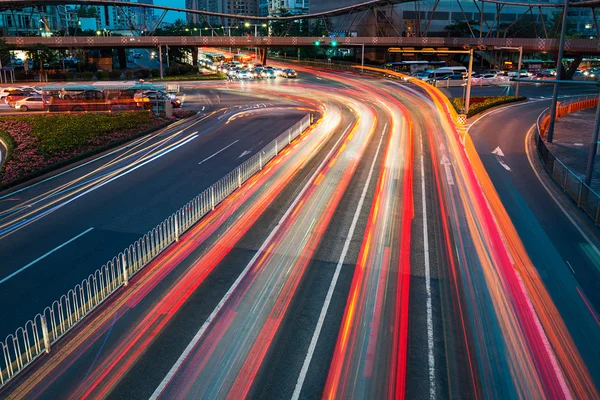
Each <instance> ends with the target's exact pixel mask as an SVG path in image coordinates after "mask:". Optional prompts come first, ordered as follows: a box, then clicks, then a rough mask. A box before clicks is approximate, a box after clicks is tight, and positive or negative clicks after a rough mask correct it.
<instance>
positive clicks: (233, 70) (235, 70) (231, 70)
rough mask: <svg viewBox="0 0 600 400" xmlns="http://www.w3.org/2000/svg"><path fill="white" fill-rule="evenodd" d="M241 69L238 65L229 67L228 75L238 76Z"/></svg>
mask: <svg viewBox="0 0 600 400" xmlns="http://www.w3.org/2000/svg"><path fill="white" fill-rule="evenodd" d="M239 71H240V69H239V68H237V67H231V68H229V71H227V72H226V74H227V75H229V76H231V77H237V74H238V72H239Z"/></svg>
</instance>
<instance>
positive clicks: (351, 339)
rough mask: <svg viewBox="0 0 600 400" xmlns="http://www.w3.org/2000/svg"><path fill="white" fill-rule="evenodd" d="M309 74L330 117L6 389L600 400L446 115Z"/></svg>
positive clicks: (423, 92) (283, 91)
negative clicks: (521, 397) (593, 399)
mask: <svg viewBox="0 0 600 400" xmlns="http://www.w3.org/2000/svg"><path fill="white" fill-rule="evenodd" d="M302 72H303V75H304V76H305V77H304V78H302V85H301V86H300V85H298V84H296V83H288V82H285V83H280V84H277V85H273V84H269V90H270V91H271V92H272V93H273V94H279V95H280V96H298V97H302V98H305V99H306V101H309V102H318V103H320V108H321V109H322V110H323V117H322V118H321V119H320V120H319V121H318V122H317V124H315V125H314V126H313V127H312V128H311V130H309V131H308V132H306V133H305V134H304V135H303V136H301V137H300V138H299V139H297V140H296V141H294V142H293V143H292V145H291V146H289V147H287V148H286V149H285V150H284V151H283V152H282V153H281V154H280V156H279V157H278V158H276V159H275V160H273V161H272V162H271V163H270V164H268V165H267V166H266V167H265V168H264V169H263V170H262V171H260V172H259V173H258V174H256V175H255V176H254V177H253V178H252V179H250V180H249V181H247V182H246V183H245V184H244V185H243V186H242V187H241V188H240V189H239V190H237V191H236V192H234V194H233V195H232V196H230V197H229V198H228V199H226V200H225V201H224V202H223V203H221V204H220V205H219V206H218V207H217V208H216V209H215V210H214V211H213V212H211V213H209V214H208V215H207V217H206V218H205V219H204V220H202V221H201V222H200V223H199V224H197V225H196V226H195V227H193V228H192V229H191V230H190V231H188V232H187V233H186V234H185V235H184V236H182V237H181V239H180V241H179V242H178V243H177V244H175V245H174V246H172V247H171V248H169V249H168V250H167V251H165V252H164V253H163V254H161V255H160V257H159V258H158V259H156V260H155V262H153V263H152V264H150V265H149V266H147V267H146V268H145V269H144V270H143V271H142V272H141V273H139V274H138V275H136V276H135V277H134V279H133V280H132V281H131V282H130V285H129V287H128V288H126V289H125V290H120V291H119V292H118V293H117V294H116V295H115V296H113V297H112V298H110V299H109V300H108V301H107V302H106V303H104V304H103V305H102V306H101V307H100V309H99V310H97V312H95V313H93V314H92V315H91V316H90V318H88V319H87V320H85V321H84V323H83V324H80V325H78V326H77V327H76V328H75V329H74V331H73V332H72V333H70V334H69V335H68V336H67V337H66V338H65V339H64V340H62V341H60V342H58V343H57V346H55V347H54V349H53V351H52V353H51V354H50V355H47V356H44V357H43V358H42V359H41V360H40V362H38V363H36V364H35V365H34V366H33V367H32V368H31V369H30V370H29V371H28V372H27V373H26V374H24V375H23V376H21V377H18V378H17V379H16V380H15V381H14V382H12V383H10V384H9V385H8V386H7V387H6V389H5V392H4V393H0V394H1V395H7V396H10V397H12V396H14V397H35V396H44V397H48V398H64V397H71V398H82V397H94V398H97V397H103V396H108V395H110V396H111V397H114V398H128V399H131V398H149V397H150V398H153V399H154V398H226V397H239V398H243V397H246V396H251V397H256V398H293V399H296V398H315V397H320V396H324V397H327V398H334V397H336V398H365V397H373V398H391V397H396V398H404V397H407V398H415V399H426V398H429V399H430V398H438V397H439V398H448V397H466V398H472V397H495V396H496V397H501V398H514V397H519V396H529V397H533V398H543V397H551V398H567V397H569V396H573V397H576V398H594V397H597V396H598V393H597V389H596V386H595V385H596V384H597V382H595V381H594V380H593V379H592V377H596V376H598V375H597V374H596V373H595V371H592V372H591V373H590V371H589V370H588V369H587V367H586V361H587V358H586V359H585V361H584V359H583V358H582V355H581V353H582V352H584V351H587V350H589V349H590V347H589V346H590V344H587V345H586V344H584V343H581V342H579V338H572V337H571V336H570V334H569V327H568V326H566V325H565V323H564V321H563V320H562V318H561V317H560V314H558V313H557V312H555V308H553V307H554V304H553V302H552V300H551V299H550V298H549V296H548V292H547V291H546V288H545V287H544V285H543V284H541V283H540V281H539V279H537V277H538V275H537V270H536V268H535V266H534V265H533V264H532V262H531V260H530V259H529V257H528V255H527V253H526V252H525V251H524V249H523V247H522V245H521V241H520V239H519V236H518V234H517V233H516V232H515V229H514V226H513V225H512V222H511V220H510V219H509V218H507V217H506V210H505V209H504V207H503V205H502V203H501V202H500V201H499V199H498V195H497V194H496V192H495V191H494V188H493V186H492V185H491V182H490V181H489V178H488V177H487V174H486V172H485V169H484V168H483V164H481V162H480V161H479V158H478V157H477V155H476V153H474V151H475V149H474V147H473V145H472V143H471V141H470V139H469V138H468V137H465V136H463V135H464V132H462V131H460V130H458V129H457V128H456V127H455V126H454V124H453V123H452V117H453V110H452V109H451V106H450V104H449V103H448V102H446V101H445V100H444V99H443V98H442V97H441V96H440V94H439V92H437V91H435V90H433V89H431V88H430V87H426V86H414V85H408V84H397V83H389V82H386V81H383V80H378V79H370V78H359V77H357V76H356V75H345V74H331V73H327V72H310V73H309V72H308V71H302ZM244 85H245V87H246V88H248V89H249V90H260V89H261V88H264V87H265V84H264V83H262V82H256V83H252V84H247V83H246V84H244ZM286 113H287V112H286ZM463 143H464V146H463ZM184 156H186V157H189V156H190V155H189V154H185V155H184ZM185 183H186V184H188V185H189V181H186V182H185ZM146 196H147V198H149V197H151V194H150V193H146ZM572 307H577V308H578V309H579V310H582V309H583V308H584V305H582V304H579V303H577V304H572ZM587 318H588V319H591V318H592V316H591V314H588V316H587ZM586 326H587V328H588V329H589V332H590V334H592V335H594V334H595V335H596V337H597V335H598V333H599V332H598V329H600V327H594V326H593V325H589V324H588V325H586ZM586 357H589V356H588V355H586Z"/></svg>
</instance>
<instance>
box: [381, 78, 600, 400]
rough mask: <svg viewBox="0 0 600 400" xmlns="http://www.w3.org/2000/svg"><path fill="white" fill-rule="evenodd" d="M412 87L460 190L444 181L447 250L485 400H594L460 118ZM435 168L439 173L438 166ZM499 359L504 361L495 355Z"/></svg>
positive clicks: (435, 94)
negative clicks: (514, 399)
mask: <svg viewBox="0 0 600 400" xmlns="http://www.w3.org/2000/svg"><path fill="white" fill-rule="evenodd" d="M388 72H389V71H388ZM392 74H395V73H392ZM398 76H401V74H398ZM414 83H415V84H416V85H417V86H419V87H420V88H421V89H423V90H424V91H426V92H427V93H428V94H429V95H430V97H431V98H432V100H433V102H434V104H435V109H436V110H437V111H438V112H437V113H433V114H434V115H437V116H438V118H437V119H438V121H439V123H440V124H439V125H438V126H440V127H441V128H442V129H441V130H440V129H435V128H436V126H433V124H431V126H430V127H429V128H428V136H429V143H430V150H431V153H432V158H434V155H435V154H436V153H437V154H439V152H440V151H441V150H440V148H439V147H437V144H438V143H443V144H444V146H443V148H445V149H446V150H447V152H448V156H449V157H450V160H452V167H453V168H454V170H455V171H456V179H457V182H458V185H457V187H453V188H451V187H450V185H444V181H443V180H442V186H443V188H442V189H443V190H442V192H440V208H442V209H443V208H444V207H446V208H447V209H448V210H449V211H450V215H449V216H450V222H451V226H452V231H453V233H452V235H453V236H454V238H453V240H454V241H457V246H456V249H457V252H456V254H454V253H455V252H454V249H453V248H450V247H448V251H449V257H456V258H457V261H458V264H457V266H458V271H457V275H458V276H459V278H458V279H459V280H462V287H463V289H464V290H465V291H466V296H465V298H466V299H467V306H468V307H467V314H466V316H467V320H468V321H470V325H471V327H470V329H468V330H469V331H470V334H469V339H470V340H471V341H472V343H473V346H474V348H475V349H476V354H475V355H474V357H475V359H476V360H477V363H478V369H479V372H480V374H481V380H478V382H479V385H480V387H481V389H482V391H483V394H484V395H485V396H490V395H497V394H498V393H506V394H507V395H508V396H522V397H531V396H533V397H536V398H543V397H547V398H571V397H575V398H597V397H598V392H597V390H596V388H595V386H594V384H593V381H592V380H591V377H590V375H589V372H588V371H587V368H586V367H585V364H584V363H583V361H582V359H581V356H580V355H579V353H578V351H577V349H576V347H575V345H574V343H573V340H572V338H571V337H570V334H569V332H568V330H567V329H566V326H565V325H564V321H562V318H560V315H559V313H558V312H557V310H556V308H555V306H554V304H553V302H552V300H551V298H550V296H549V295H548V293H547V291H546V289H545V287H544V285H543V282H542V281H541V279H540V278H539V275H538V273H537V270H536V269H535V267H534V266H533V264H532V263H531V261H530V259H529V257H528V256H527V253H526V251H525V249H524V246H523V244H522V243H521V241H520V239H519V237H518V234H517V233H516V230H515V228H514V226H513V225H512V222H511V221H510V218H509V217H508V214H507V213H506V210H505V209H504V207H503V205H502V203H501V201H500V199H499V198H498V195H497V193H496V192H495V189H494V187H493V185H492V183H491V181H490V179H489V177H488V176H487V173H486V171H485V169H484V167H483V165H482V164H481V161H480V159H479V157H478V155H477V152H476V151H475V148H474V146H473V144H472V142H471V140H470V138H469V136H468V134H467V133H466V132H464V131H461V130H458V129H457V128H456V125H455V124H454V123H453V121H454V120H455V118H456V113H455V112H454V111H453V109H452V107H451V106H450V105H449V103H448V100H447V99H446V98H445V97H444V96H443V95H441V94H440V92H439V91H438V90H437V89H435V88H433V87H431V86H430V85H426V84H423V83H421V82H417V81H414ZM424 107H428V108H432V107H431V106H430V105H424ZM430 122H431V121H430ZM433 143H436V145H434V144H433ZM463 143H464V147H463ZM433 165H434V168H438V164H437V163H436V162H435V161H434V162H433ZM442 199H444V200H442ZM474 255H476V257H474ZM490 311H491V313H490ZM500 343H501V344H502V345H501V346H499V344H500ZM501 349H502V350H501ZM498 351H502V353H501V354H503V355H502V356H500V357H498V356H497V355H494V354H495V353H497V352H498ZM505 361H506V363H505ZM503 365H504V367H503ZM510 393H512V394H510Z"/></svg>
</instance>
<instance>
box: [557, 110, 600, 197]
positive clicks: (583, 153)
mask: <svg viewBox="0 0 600 400" xmlns="http://www.w3.org/2000/svg"><path fill="white" fill-rule="evenodd" d="M595 117H596V109H595V108H590V109H587V110H582V111H578V112H575V113H572V114H567V115H565V116H564V117H562V118H560V119H558V120H557V121H556V125H555V126H554V141H553V143H546V146H547V147H548V149H549V150H550V151H551V152H552V153H553V154H554V155H555V156H556V158H558V159H559V160H560V161H561V162H562V163H563V164H565V165H566V166H567V167H568V168H569V169H570V170H571V171H573V173H575V174H576V175H577V176H578V177H579V178H581V179H582V180H583V179H585V168H586V165H587V159H588V152H589V145H590V142H591V140H592V134H593V133H594V125H595V122H596V121H595ZM591 186H592V189H593V190H594V191H595V192H596V193H600V156H596V164H595V169H594V176H593V179H592V185H591Z"/></svg>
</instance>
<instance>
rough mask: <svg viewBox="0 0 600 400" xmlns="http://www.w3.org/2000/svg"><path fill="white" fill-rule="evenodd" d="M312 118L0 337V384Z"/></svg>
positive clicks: (259, 166) (47, 350)
mask: <svg viewBox="0 0 600 400" xmlns="http://www.w3.org/2000/svg"><path fill="white" fill-rule="evenodd" d="M310 124H311V115H310V114H307V115H306V116H305V117H304V118H302V119H301V120H300V121H298V122H297V123H296V124H295V125H293V126H292V127H291V128H289V129H288V130H286V131H285V132H284V133H282V134H281V135H279V136H278V137H277V138H276V139H275V140H273V141H272V142H270V143H269V144H267V145H266V146H265V147H264V148H262V149H261V150H260V151H259V152H258V153H256V154H255V155H254V156H252V157H251V158H250V159H248V160H246V161H245V162H244V163H243V164H241V165H240V166H239V167H237V168H236V169H234V170H233V171H231V172H230V173H229V174H227V175H225V176H224V177H223V178H221V179H220V180H219V181H217V182H216V183H215V184H213V185H212V186H211V187H209V188H207V189H206V190H204V191H203V192H202V193H200V194H199V195H198V196H196V197H195V198H193V199H192V200H191V201H190V202H188V203H187V204H186V205H184V206H183V207H181V208H180V209H179V210H177V211H176V212H175V213H174V214H172V215H171V216H170V217H168V218H167V219H166V220H164V221H163V222H161V223H160V224H159V225H158V226H157V227H155V228H154V229H152V230H151V231H150V232H148V233H147V234H145V235H144V236H142V237H141V238H140V239H138V240H137V241H136V242H135V243H133V244H132V245H131V246H129V247H127V248H126V249H125V250H123V251H122V252H121V253H119V254H118V255H117V256H115V257H113V258H112V260H110V261H108V262H107V263H106V264H105V265H103V266H102V267H101V268H100V269H98V270H96V272H94V273H93V274H91V275H90V276H89V277H88V278H87V279H84V280H83V281H82V282H81V283H80V284H77V285H76V286H75V288H73V289H72V290H69V292H68V293H67V294H66V295H63V296H62V297H60V299H58V300H56V301H54V302H53V303H52V305H50V306H49V307H46V309H44V311H43V312H42V313H40V314H37V315H36V316H35V317H34V318H33V319H32V320H30V321H27V323H25V325H24V326H23V327H21V328H18V329H17V330H16V331H15V333H14V334H10V335H8V336H7V337H6V339H5V340H4V342H0V349H1V353H2V354H1V355H0V388H2V387H3V386H4V385H5V384H6V383H7V382H8V381H10V380H11V379H12V378H14V377H15V376H16V375H17V374H18V373H19V372H21V371H22V370H23V369H24V368H25V367H27V366H28V365H29V364H30V363H31V362H32V361H33V360H35V359H36V358H37V357H39V356H40V355H41V354H42V353H50V348H51V346H52V344H53V343H54V342H56V341H57V340H58V339H60V338H61V337H62V336H63V335H64V334H65V333H67V332H68V331H69V330H70V329H71V328H73V327H74V326H75V325H76V324H77V323H78V322H79V321H81V320H82V319H83V318H84V317H85V316H86V315H88V314H89V313H90V312H91V311H92V310H94V309H95V308H96V307H97V306H98V305H99V304H100V303H102V302H103V301H104V300H106V298H107V297H108V296H110V295H111V294H112V293H114V292H115V291H116V290H117V289H118V288H119V287H121V286H127V284H128V282H129V279H130V278H131V277H132V276H133V275H134V274H135V273H137V272H138V271H139V270H141V269H142V268H143V267H144V266H146V265H147V264H148V263H149V262H150V261H152V259H154V258H155V257H156V256H157V255H158V254H160V253H161V252H162V251H163V250H165V249H166V248H167V247H168V246H169V245H171V244H172V243H173V242H176V241H178V240H179V236H180V235H181V234H182V233H183V232H185V231H186V230H187V229H188V228H190V227H191V226H192V225H194V224H195V223H196V222H198V221H199V220H200V219H201V218H202V217H203V216H205V215H206V214H207V213H209V212H210V211H211V210H213V209H214V208H215V206H216V205H217V204H219V203H220V202H221V201H223V200H224V199H225V198H226V197H227V196H229V195H230V194H231V193H232V192H233V191H234V190H236V189H237V188H239V187H240V186H241V185H242V183H244V182H245V181H246V180H248V179H249V178H250V177H251V176H252V175H254V174H255V173H256V172H258V171H259V170H261V169H262V167H263V166H264V165H265V164H266V163H267V162H268V161H269V160H271V159H272V158H274V157H275V156H276V155H277V154H278V153H279V151H280V150H281V149H283V148H284V147H286V146H287V145H288V144H290V143H291V141H292V140H294V139H295V138H296V137H298V136H299V135H300V134H301V133H302V132H303V131H304V130H306V129H307V128H308V127H309V126H310Z"/></svg>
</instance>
